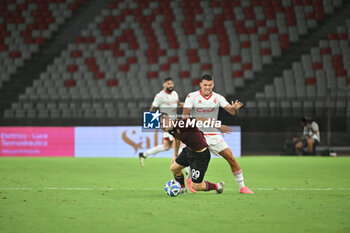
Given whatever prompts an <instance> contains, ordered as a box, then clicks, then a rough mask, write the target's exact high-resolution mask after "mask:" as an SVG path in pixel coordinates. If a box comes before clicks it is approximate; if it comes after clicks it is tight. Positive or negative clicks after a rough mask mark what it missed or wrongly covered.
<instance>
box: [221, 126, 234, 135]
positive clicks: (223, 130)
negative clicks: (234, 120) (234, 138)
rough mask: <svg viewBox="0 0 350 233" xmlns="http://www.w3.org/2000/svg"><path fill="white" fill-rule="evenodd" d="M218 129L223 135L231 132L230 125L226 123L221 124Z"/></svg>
mask: <svg viewBox="0 0 350 233" xmlns="http://www.w3.org/2000/svg"><path fill="white" fill-rule="evenodd" d="M218 129H219V130H220V132H221V133H222V135H223V136H225V135H224V133H227V134H231V132H232V129H231V127H230V126H227V125H221V126H220V127H219V128H218Z"/></svg>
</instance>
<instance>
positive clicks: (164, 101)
mask: <svg viewBox="0 0 350 233" xmlns="http://www.w3.org/2000/svg"><path fill="white" fill-rule="evenodd" d="M179 101H180V100H179V96H178V94H177V93H176V91H172V92H171V93H167V92H166V91H165V90H161V91H160V92H159V93H158V94H157V95H156V96H155V97H154V100H153V103H152V106H154V107H157V108H159V111H160V112H165V113H167V114H168V115H169V117H170V118H171V119H175V118H176V110H177V105H178V102H179Z"/></svg>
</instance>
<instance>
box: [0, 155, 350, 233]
mask: <svg viewBox="0 0 350 233" xmlns="http://www.w3.org/2000/svg"><path fill="white" fill-rule="evenodd" d="M238 161H239V162H240V164H241V166H242V168H243V172H244V177H245V182H246V184H247V185H248V186H249V187H251V189H253V191H255V194H253V195H242V194H239V193H238V188H237V185H236V183H235V181H234V180H233V176H232V174H231V173H230V171H229V167H228V165H227V163H226V161H224V160H223V159H221V158H216V159H212V160H211V163H210V165H209V168H208V171H207V174H206V177H205V179H207V180H210V181H212V182H218V181H220V180H223V181H225V183H226V186H225V191H224V193H223V194H222V195H215V194H214V193H213V192H210V193H204V192H202V193H197V194H192V193H189V194H187V195H180V196H178V197H175V198H171V197H168V196H166V194H165V192H164V190H163V187H164V184H165V182H166V181H167V180H169V179H172V176H171V173H170V170H169V166H170V162H171V160H170V159H159V158H149V159H147V160H146V165H145V167H144V168H142V167H140V166H139V162H138V160H137V159H115V158H108V159H107V158H96V159H91V158H84V159H83V158H0V180H1V181H0V232H35V233H40V232H43V233H44V232H45V233H47V232H49V233H56V232H84V233H86V232H104V233H106V232H138V233H139V232H152V233H153V232H191V233H193V232H272V233H273V232H278V233H280V232H317V233H319V232H327V233H329V232H350V223H349V219H350V182H349V177H350V171H349V169H348V168H349V167H350V158H341V157H338V158H323V157H245V158H239V159H238Z"/></svg>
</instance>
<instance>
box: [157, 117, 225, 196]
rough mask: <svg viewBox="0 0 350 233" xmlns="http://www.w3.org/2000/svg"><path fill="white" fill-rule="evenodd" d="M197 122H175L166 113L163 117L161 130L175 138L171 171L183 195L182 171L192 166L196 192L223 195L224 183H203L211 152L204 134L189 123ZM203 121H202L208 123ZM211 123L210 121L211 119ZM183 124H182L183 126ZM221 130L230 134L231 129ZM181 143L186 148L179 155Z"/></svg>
mask: <svg viewBox="0 0 350 233" xmlns="http://www.w3.org/2000/svg"><path fill="white" fill-rule="evenodd" d="M191 120H195V121H197V119H193V118H191V119H190V118H186V119H179V120H176V121H177V122H176V125H175V124H174V122H175V121H173V120H171V119H170V118H169V117H168V115H167V114H166V113H162V115H161V121H160V122H161V128H162V130H164V131H165V132H168V133H170V134H171V135H173V136H174V138H175V147H174V160H175V161H174V162H173V163H172V164H171V167H170V169H171V171H172V172H173V174H174V178H175V180H177V181H178V182H179V183H180V184H181V193H187V189H186V187H185V177H184V174H183V173H182V169H184V168H185V167H188V166H190V168H191V169H192V172H193V176H192V183H191V187H192V188H193V189H194V190H196V191H211V190H215V191H216V193H222V192H223V191H224V184H225V183H224V182H223V181H221V182H219V183H217V184H216V183H211V182H209V181H203V179H204V175H205V172H206V171H207V168H208V164H209V161H210V151H209V149H208V144H207V142H206V140H205V138H204V134H203V132H202V131H200V130H199V129H198V128H197V127H196V126H195V125H193V126H191V125H190V124H187V123H189V122H188V121H191ZM206 120H207V119H204V120H203V119H202V120H200V121H206ZM209 121H210V119H209ZM181 123H182V124H181ZM220 130H221V131H222V132H228V133H229V132H230V131H231V128H230V127H228V126H226V125H221V126H220ZM180 141H182V142H183V143H184V144H185V145H186V147H185V148H184V149H183V150H182V152H181V153H180V154H178V150H179V147H180Z"/></svg>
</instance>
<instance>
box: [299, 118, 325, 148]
mask: <svg viewBox="0 0 350 233" xmlns="http://www.w3.org/2000/svg"><path fill="white" fill-rule="evenodd" d="M300 124H301V126H303V136H301V137H300V138H294V139H293V141H294V143H295V150H296V152H297V154H298V155H301V154H305V155H316V149H315V147H316V146H317V145H318V144H319V143H320V132H319V127H318V124H317V123H316V121H314V120H313V119H312V118H311V117H309V116H305V117H303V118H302V119H301V121H300ZM304 148H306V151H304Z"/></svg>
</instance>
